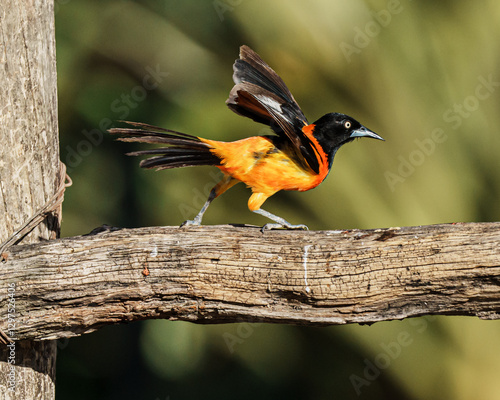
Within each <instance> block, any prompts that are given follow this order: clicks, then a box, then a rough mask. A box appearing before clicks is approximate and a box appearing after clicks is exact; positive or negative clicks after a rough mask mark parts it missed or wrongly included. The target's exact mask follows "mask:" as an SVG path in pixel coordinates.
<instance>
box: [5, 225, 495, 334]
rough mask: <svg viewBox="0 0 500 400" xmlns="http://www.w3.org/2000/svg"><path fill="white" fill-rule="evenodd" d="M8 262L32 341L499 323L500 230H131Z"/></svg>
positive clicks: (20, 249) (23, 250) (65, 242)
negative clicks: (158, 322) (215, 329)
mask: <svg viewBox="0 0 500 400" xmlns="http://www.w3.org/2000/svg"><path fill="white" fill-rule="evenodd" d="M6 255H7V261H4V262H3V265H2V267H1V268H2V271H3V272H4V274H5V275H4V276H7V277H8V279H9V282H11V281H15V282H16V285H17V286H16V291H17V299H18V300H17V303H16V304H17V307H18V310H19V322H20V324H19V325H20V327H19V329H18V335H19V337H20V338H22V339H57V338H62V337H71V336H75V335H80V334H83V333H87V332H92V331H94V330H96V329H98V328H99V327H100V326H103V325H107V324H115V323H123V322H131V321H137V320H143V319H149V318H169V319H172V320H186V321H192V322H197V323H227V322H238V321H246V322H248V321H259V322H274V323H293V324H305V325H306V324H311V325H331V324H346V323H372V322H376V321H385V320H392V319H401V318H406V317H413V316H420V315H427V314H443V315H474V316H478V317H480V318H484V319H498V318H500V223H468V224H446V225H433V226H422V227H407V228H390V229H377V230H350V231H317V232H313V231H310V232H302V231H300V232H299V231H271V232H265V233H261V232H260V230H259V229H256V228H252V227H231V226H204V227H199V228H191V227H190V228H177V227H163V228H161V227H156V228H141V229H122V230H118V231H115V232H105V233H101V234H97V235H89V236H80V237H72V238H65V239H60V240H54V241H49V242H44V243H39V244H36V245H27V246H15V247H12V248H11V249H10V250H9V251H8V253H7V254H6ZM4 306H5V304H4V303H1V304H0V307H1V308H2V309H3V307H4ZM0 327H2V328H5V325H3V326H0Z"/></svg>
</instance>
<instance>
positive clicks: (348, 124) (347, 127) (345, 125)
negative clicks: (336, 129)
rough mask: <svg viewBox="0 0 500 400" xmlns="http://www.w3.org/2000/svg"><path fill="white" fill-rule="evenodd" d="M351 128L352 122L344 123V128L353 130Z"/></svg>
mask: <svg viewBox="0 0 500 400" xmlns="http://www.w3.org/2000/svg"><path fill="white" fill-rule="evenodd" d="M351 126H352V124H351V121H346V122H344V127H345V128H346V129H351Z"/></svg>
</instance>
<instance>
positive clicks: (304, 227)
mask: <svg viewBox="0 0 500 400" xmlns="http://www.w3.org/2000/svg"><path fill="white" fill-rule="evenodd" d="M273 229H294V230H295V229H297V230H299V229H300V230H304V231H308V230H309V228H308V227H307V225H303V224H300V225H292V224H288V225H283V224H273V223H269V224H265V225H264V226H263V227H262V228H260V231H261V232H262V233H264V232H265V231H270V230H273Z"/></svg>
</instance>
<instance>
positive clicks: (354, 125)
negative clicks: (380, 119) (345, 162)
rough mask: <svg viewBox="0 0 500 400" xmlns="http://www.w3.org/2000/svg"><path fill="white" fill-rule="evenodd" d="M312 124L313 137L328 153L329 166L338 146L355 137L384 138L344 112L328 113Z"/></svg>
mask: <svg viewBox="0 0 500 400" xmlns="http://www.w3.org/2000/svg"><path fill="white" fill-rule="evenodd" d="M314 125H315V127H314V137H315V138H316V139H317V140H318V142H319V144H320V145H321V147H322V148H323V150H324V151H325V153H326V154H328V155H329V161H330V166H331V163H332V162H333V157H334V156H335V153H336V152H337V150H338V149H339V148H340V146H342V145H343V144H346V143H349V142H352V141H353V140H354V139H356V138H357V137H371V138H373V139H379V140H384V139H383V138H382V137H380V136H379V135H377V134H376V133H375V132H372V131H371V130H369V129H367V128H365V127H364V126H363V125H361V124H360V123H359V122H358V121H356V120H355V119H354V118H351V117H349V116H348V115H345V114H339V113H330V114H326V115H323V116H322V117H321V118H320V119H318V120H317V121H316V122H314Z"/></svg>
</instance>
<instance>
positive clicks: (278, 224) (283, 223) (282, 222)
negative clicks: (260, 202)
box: [253, 208, 309, 232]
mask: <svg viewBox="0 0 500 400" xmlns="http://www.w3.org/2000/svg"><path fill="white" fill-rule="evenodd" d="M253 212H254V213H257V214H260V215H262V216H264V217H266V218H269V219H272V220H273V221H274V222H276V224H272V223H269V224H265V225H264V226H263V227H262V229H261V230H262V232H264V231H265V230H270V229H283V228H285V229H303V230H306V231H307V230H309V228H308V227H307V226H306V225H292V224H291V223H290V222H288V221H286V220H285V219H283V218H281V217H278V216H277V215H274V214H271V213H270V212H269V211H266V210H263V209H262V208H259V209H258V210H253Z"/></svg>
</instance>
